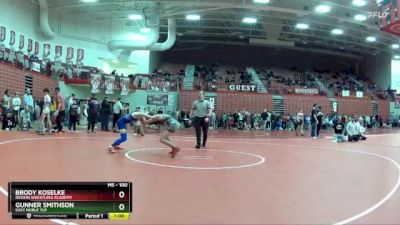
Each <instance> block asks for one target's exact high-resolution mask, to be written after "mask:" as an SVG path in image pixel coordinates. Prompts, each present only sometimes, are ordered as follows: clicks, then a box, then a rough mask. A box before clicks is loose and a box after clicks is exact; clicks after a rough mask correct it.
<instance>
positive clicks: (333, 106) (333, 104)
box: [332, 101, 337, 112]
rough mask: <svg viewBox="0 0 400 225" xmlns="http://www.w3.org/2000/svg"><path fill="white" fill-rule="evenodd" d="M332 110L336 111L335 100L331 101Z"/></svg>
mask: <svg viewBox="0 0 400 225" xmlns="http://www.w3.org/2000/svg"><path fill="white" fill-rule="evenodd" d="M332 108H333V109H332V110H333V111H334V112H337V102H336V101H335V102H332Z"/></svg>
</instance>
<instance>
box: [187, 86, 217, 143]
mask: <svg viewBox="0 0 400 225" xmlns="http://www.w3.org/2000/svg"><path fill="white" fill-rule="evenodd" d="M211 111H212V109H211V104H210V102H208V101H207V100H205V99H204V92H203V91H200V92H199V99H198V100H195V101H194V102H193V105H192V110H191V111H190V118H192V123H193V126H194V128H195V130H196V148H197V149H199V148H200V135H201V130H203V145H202V146H203V147H206V143H207V132H208V126H209V124H210V117H211Z"/></svg>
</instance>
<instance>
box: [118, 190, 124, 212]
mask: <svg viewBox="0 0 400 225" xmlns="http://www.w3.org/2000/svg"><path fill="white" fill-rule="evenodd" d="M118 197H119V198H121V199H123V198H124V197H125V192H124V191H120V192H119V194H118ZM118 208H119V210H121V211H123V210H124V209H125V205H124V204H123V203H121V204H119V206H118Z"/></svg>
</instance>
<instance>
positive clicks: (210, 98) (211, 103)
mask: <svg viewBox="0 0 400 225" xmlns="http://www.w3.org/2000/svg"><path fill="white" fill-rule="evenodd" d="M204 99H205V100H207V101H208V102H209V103H210V105H211V109H215V98H214V97H207V96H204Z"/></svg>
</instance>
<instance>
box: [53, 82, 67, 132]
mask: <svg viewBox="0 0 400 225" xmlns="http://www.w3.org/2000/svg"><path fill="white" fill-rule="evenodd" d="M55 92H56V96H54V100H55V102H56V112H55V115H54V116H55V117H56V123H57V132H58V134H61V133H62V132H63V120H64V115H65V103H64V96H62V95H61V93H60V88H59V87H56V88H55Z"/></svg>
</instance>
